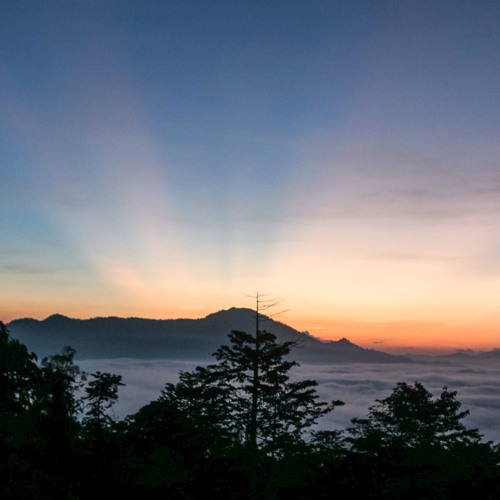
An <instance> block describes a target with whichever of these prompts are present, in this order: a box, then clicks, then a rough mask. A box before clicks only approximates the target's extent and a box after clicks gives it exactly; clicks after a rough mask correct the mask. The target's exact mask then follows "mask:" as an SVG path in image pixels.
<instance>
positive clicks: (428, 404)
mask: <svg viewBox="0 0 500 500" xmlns="http://www.w3.org/2000/svg"><path fill="white" fill-rule="evenodd" d="M456 394H457V393H456V391H448V389H447V388H446V387H445V388H443V391H442V392H441V394H440V395H439V396H438V397H437V398H435V399H433V397H432V394H431V393H430V392H429V391H428V390H427V389H426V388H425V387H424V386H423V385H422V384H421V383H420V382H415V384H414V385H409V384H407V383H406V382H398V383H397V385H396V387H395V388H394V390H393V392H392V394H391V395H390V396H388V397H387V398H385V399H382V400H376V404H375V405H373V406H371V407H370V408H369V414H368V418H366V419H358V418H355V419H353V424H354V427H352V428H350V429H349V432H350V434H351V435H352V438H353V439H352V440H351V441H352V443H353V445H354V446H355V447H356V448H357V449H364V448H367V449H371V450H374V449H378V448H380V447H392V448H396V447H397V448H400V447H401V448H418V447H421V448H424V447H425V448H426V449H431V448H435V447H439V448H450V447H451V446H453V445H455V444H459V443H462V444H476V443H479V442H480V441H481V435H480V434H479V431H478V430H477V429H468V428H466V427H465V425H464V424H463V422H462V420H463V419H464V418H465V417H466V416H467V415H468V414H469V411H468V410H465V411H460V406H461V403H460V402H459V401H457V400H456Z"/></svg>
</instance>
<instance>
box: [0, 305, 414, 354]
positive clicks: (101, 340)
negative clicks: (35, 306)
mask: <svg viewBox="0 0 500 500" xmlns="http://www.w3.org/2000/svg"><path fill="white" fill-rule="evenodd" d="M255 327H256V317H255V311H253V310H251V309H246V308H231V309H228V310H222V311H219V312H216V313H213V314H209V315H208V316H206V317H205V318H201V319H164V320H156V319H143V318H118V317H106V318H92V319H84V320H82V319H73V318H68V317H66V316H62V315H60V314H54V315H52V316H49V317H48V318H46V319H45V320H42V321H40V320H36V319H31V318H25V319H17V320H14V321H12V322H10V323H9V324H8V328H9V330H10V332H11V334H12V336H13V337H14V338H17V339H19V340H20V341H21V342H23V343H24V344H26V346H27V347H28V348H29V349H30V350H31V351H33V352H34V353H35V354H37V356H38V357H39V358H40V359H41V358H43V357H45V356H48V355H51V354H55V353H58V352H60V351H61V349H62V348H63V347H64V346H66V345H69V346H71V347H73V348H74V349H75V350H76V358H79V359H102V358H137V359H199V360H211V359H212V358H211V354H212V353H213V352H214V351H215V350H216V349H217V348H218V347H220V346H221V345H223V344H227V343H228V339H227V335H228V334H229V333H230V332H231V331H232V330H240V331H246V332H248V333H252V332H254V331H255ZM259 328H260V329H261V330H267V331H269V332H271V333H274V334H275V335H276V336H277V337H278V340H279V341H280V342H284V341H290V340H292V341H295V342H296V346H295V347H294V348H293V349H292V353H291V356H292V357H293V359H296V360H297V361H299V362H301V361H307V362H336V363H338V362H366V363H397V362H409V361H411V360H410V358H407V357H405V356H395V355H391V354H387V353H384V352H381V351H376V350H373V349H364V348H362V347H359V346H357V345H355V344H353V343H352V342H350V341H349V340H347V339H345V338H343V339H341V340H338V341H327V342H325V341H322V340H320V339H318V338H316V337H313V336H312V335H310V334H308V333H307V332H299V331H297V330H295V329H293V328H291V327H290V326H288V325H286V324H284V323H280V322H278V321H275V320H273V319H271V318H269V317H267V316H264V315H260V319H259Z"/></svg>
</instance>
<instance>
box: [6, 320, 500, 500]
mask: <svg viewBox="0 0 500 500" xmlns="http://www.w3.org/2000/svg"><path fill="white" fill-rule="evenodd" d="M229 341H230V343H229V345H227V346H223V347H221V348H219V349H218V350H217V351H216V353H215V357H216V360H217V363H216V364H213V365H209V366H208V367H197V368H196V369H195V370H193V371H192V372H181V373H180V375H179V381H178V383H176V384H167V385H166V386H165V389H164V390H163V391H162V393H161V394H160V396H159V398H158V400H156V401H153V402H151V403H149V404H147V405H146V406H144V407H143V408H141V409H140V410H139V411H138V412H137V413H135V414H134V415H130V416H128V417H127V418H125V419H124V420H121V421H115V420H114V419H113V418H111V414H110V409H111V408H112V405H113V404H114V403H115V402H116V401H117V399H118V389H119V387H120V386H121V385H123V384H122V382H121V377H120V376H118V375H113V374H109V373H101V372H96V373H94V374H92V375H90V376H88V377H86V376H85V374H82V373H80V370H79V369H78V367H77V366H75V364H74V363H73V356H74V351H73V350H72V349H71V348H65V349H64V350H63V351H62V352H61V353H60V354H56V355H53V356H50V357H48V358H45V359H44V360H42V361H41V362H40V363H39V362H38V361H37V359H36V357H35V356H34V354H33V353H31V352H29V351H28V349H27V348H26V347H25V346H24V345H23V344H21V343H20V342H18V341H16V340H15V339H13V338H12V337H11V336H10V335H9V332H8V331H7V329H6V327H5V326H4V325H3V324H2V323H0V419H1V425H0V497H1V498H5V499H23V500H24V499H91V498H92V499H93V498H97V497H100V496H109V497H111V498H134V499H135V498H137V499H141V500H147V499H160V498H161V499H164V498H172V499H206V498H217V499H247V498H261V499H285V498H286V499H289V498H297V499H306V498H307V499H309V498H340V499H358V498H359V499H401V498H406V499H453V498H458V497H464V496H465V497H475V498H481V499H496V498H500V465H499V462H500V454H499V449H498V445H495V444H493V443H491V442H484V441H483V440H482V436H481V435H480V434H479V432H478V430H477V429H469V428H467V427H465V425H464V424H463V420H464V418H465V417H466V416H467V414H468V412H467V411H463V410H461V405H460V403H459V401H457V399H456V393H455V392H453V391H449V390H448V389H447V388H444V389H443V390H442V392H441V394H440V395H438V396H437V397H434V396H433V395H432V394H430V393H429V392H428V391H427V389H426V388H425V387H424V386H423V385H422V384H421V383H419V382H415V383H414V384H413V385H412V384H407V383H405V382H399V383H397V385H396V386H395V388H394V390H393V391H392V393H391V394H390V395H389V396H388V397H386V398H384V399H381V400H377V401H376V402H375V404H374V405H373V406H372V407H370V408H369V409H368V415H367V417H366V418H359V419H353V421H352V426H351V427H350V428H348V429H345V430H343V431H341V430H331V431H321V432H309V431H311V426H312V425H313V424H314V422H315V421H316V420H317V419H318V418H319V417H321V416H322V415H323V414H324V413H326V412H328V411H331V410H332V409H333V408H334V407H335V406H336V405H338V404H340V402H338V401H335V402H332V403H322V402H319V401H317V395H316V392H315V387H316V383H315V382H314V381H311V380H304V381H292V380H291V379H290V376H289V375H290V370H291V369H292V368H293V367H294V366H295V362H294V361H290V360H288V358H287V356H288V354H289V351H290V349H291V348H292V347H293V344H292V343H288V342H284V343H278V342H277V341H276V338H275V337H274V336H273V335H272V334H270V333H267V332H258V335H255V336H252V335H248V334H246V333H244V332H232V333H231V335H230V337H229Z"/></svg>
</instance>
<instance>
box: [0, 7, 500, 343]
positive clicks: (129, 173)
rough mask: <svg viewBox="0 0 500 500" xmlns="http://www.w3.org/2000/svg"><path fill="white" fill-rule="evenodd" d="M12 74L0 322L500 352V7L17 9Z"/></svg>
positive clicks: (8, 38) (1, 188) (5, 36)
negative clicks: (212, 324)
mask: <svg viewBox="0 0 500 500" xmlns="http://www.w3.org/2000/svg"><path fill="white" fill-rule="evenodd" d="M0 81H1V84H0V235H1V236H0V320H3V321H4V322H8V321H10V320H12V319H15V318H21V317H34V318H38V319H42V318H45V317H47V316H49V315H51V314H53V313H60V314H65V315H67V316H71V317H79V318H88V317H96V316H125V317H130V316H136V317H148V318H178V317H183V318H197V317H203V316H205V315H207V314H209V313H212V312H215V311H218V310H221V309H227V308H229V307H232V306H236V307H254V305H255V301H254V299H252V298H251V296H252V295H253V296H255V294H256V293H265V294H269V297H272V298H274V297H276V298H279V299H281V300H282V303H281V304H280V307H281V306H283V307H281V309H286V310H287V312H286V313H283V314H282V315H280V316H279V318H278V319H279V320H280V321H282V322H284V323H287V324H289V325H290V326H293V327H295V328H297V329H298V330H300V331H304V330H307V331H309V332H310V333H312V334H313V335H315V336H318V337H321V338H325V339H338V338H341V337H347V338H349V339H350V340H351V341H353V342H355V343H357V344H359V345H362V346H364V347H371V348H377V349H381V350H399V351H405V350H411V349H417V350H418V349H420V350H422V349H436V350H454V349H457V348H474V349H483V350H487V349H491V348H493V347H498V346H500V300H499V297H500V293H499V292H500V98H499V91H498V89H499V82H500V5H499V3H498V2H497V1H482V0H475V1H467V0H464V1H446V0H443V1H439V2H437V1H427V0H419V1H418V2H417V1H406V0H398V1H396V0H394V1H389V0H387V1H384V0H381V1H362V0H360V1H355V0H353V1H333V0H330V1H323V0H307V1H305V0H304V1H298V0H287V1H273V0H267V1H260V0H254V1H251V2H249V1H239V0H231V1H226V0H219V1H217V0H213V1H189V0H183V1H166V0H164V1H156V0H145V1H143V2H136V1H131V0H116V1H115V0H106V1H97V0H96V1H91V0H70V1H68V0H65V1H55V0H54V1H51V0H47V1H44V2H40V1H29V0H5V1H3V2H1V4H0Z"/></svg>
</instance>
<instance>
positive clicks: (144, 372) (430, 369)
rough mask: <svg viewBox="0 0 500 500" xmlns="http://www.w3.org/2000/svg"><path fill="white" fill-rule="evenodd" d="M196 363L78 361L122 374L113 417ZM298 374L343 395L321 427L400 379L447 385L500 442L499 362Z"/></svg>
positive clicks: (475, 423) (345, 367) (351, 413)
mask: <svg viewBox="0 0 500 500" xmlns="http://www.w3.org/2000/svg"><path fill="white" fill-rule="evenodd" d="M197 364H199V363H197V362H194V361H193V362H192V361H185V360H182V361H171V360H149V361H144V360H136V359H112V360H108V359H101V360H82V361H78V365H79V366H80V368H81V369H82V370H84V371H86V372H88V373H92V372H95V371H97V370H100V371H106V372H109V373H116V374H120V375H122V377H123V382H124V383H125V384H126V385H125V386H124V387H121V388H120V400H119V402H118V403H117V404H116V406H115V407H114V416H115V418H123V417H125V416H127V415H130V414H133V413H135V412H136V411H137V410H138V409H139V408H140V407H141V406H143V405H145V404H147V403H149V402H150V401H152V400H154V399H156V398H157V397H158V396H159V393H160V391H161V389H162V388H163V386H164V384H165V383H166V382H175V381H177V378H178V373H179V371H181V370H186V371H189V370H192V369H193V368H194V367H195V366H196V365H197ZM294 376H297V377H298V378H309V379H314V380H316V381H317V382H318V384H319V386H318V393H319V394H320V397H321V398H322V399H323V400H328V399H341V400H342V401H344V402H345V406H343V407H340V408H336V409H335V410H334V412H333V413H331V414H330V415H328V416H326V417H324V418H323V419H321V422H320V426H321V427H322V428H345V427H348V426H349V425H350V420H351V418H353V417H364V416H366V414H367V409H368V407H369V406H371V405H372V404H373V403H374V402H375V400H376V399H382V398H385V397H387V396H388V395H389V394H390V393H391V391H392V389H393V388H394V386H395V385H396V382H402V381H404V382H407V383H410V384H412V383H414V382H415V381H419V382H421V383H422V384H423V385H424V386H425V387H426V388H427V390H429V391H430V392H431V393H432V394H433V395H434V396H437V395H439V393H440V391H441V390H442V388H443V387H447V388H448V389H449V390H451V391H457V399H458V401H460V402H461V403H462V409H467V410H469V411H470V415H469V417H467V418H466V419H465V421H464V423H465V425H466V426H467V427H475V428H477V429H479V430H480V432H481V433H482V434H483V435H484V439H485V440H492V441H494V442H496V443H500V363H499V361H498V360H484V359H478V358H473V359H471V360H466V361H463V362H462V361H460V362H457V361H453V362H451V361H448V362H444V361H440V360H437V359H433V358H430V357H429V358H428V360H427V361H426V362H422V363H415V364H357V363H346V364H337V365H326V364H302V365H301V366H299V367H297V368H295V371H294Z"/></svg>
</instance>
